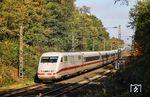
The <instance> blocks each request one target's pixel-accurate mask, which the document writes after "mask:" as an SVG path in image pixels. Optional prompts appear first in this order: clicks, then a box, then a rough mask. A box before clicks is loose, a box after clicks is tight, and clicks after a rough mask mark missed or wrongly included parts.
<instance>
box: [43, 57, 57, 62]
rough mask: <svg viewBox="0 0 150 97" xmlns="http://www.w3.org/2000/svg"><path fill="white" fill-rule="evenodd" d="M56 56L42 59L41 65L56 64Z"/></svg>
mask: <svg viewBox="0 0 150 97" xmlns="http://www.w3.org/2000/svg"><path fill="white" fill-rule="evenodd" d="M57 60H58V56H50V57H42V58H41V63H57Z"/></svg>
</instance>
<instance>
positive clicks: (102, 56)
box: [37, 50, 118, 81]
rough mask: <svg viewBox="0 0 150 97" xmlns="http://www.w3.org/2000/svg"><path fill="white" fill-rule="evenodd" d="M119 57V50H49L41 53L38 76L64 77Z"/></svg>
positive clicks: (47, 77) (42, 78)
mask: <svg viewBox="0 0 150 97" xmlns="http://www.w3.org/2000/svg"><path fill="white" fill-rule="evenodd" d="M117 59H118V50H111V51H94V52H47V53H44V54H42V55H41V57H40V60H39V65H38V71H37V77H38V79H40V80H42V81H49V80H52V79H58V78H62V77H64V76H68V75H72V74H75V73H77V72H82V71H85V70H89V69H93V68H96V67H99V66H102V65H104V64H107V63H110V62H112V61H115V60H117Z"/></svg>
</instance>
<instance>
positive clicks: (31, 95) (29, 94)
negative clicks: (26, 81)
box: [2, 65, 113, 97]
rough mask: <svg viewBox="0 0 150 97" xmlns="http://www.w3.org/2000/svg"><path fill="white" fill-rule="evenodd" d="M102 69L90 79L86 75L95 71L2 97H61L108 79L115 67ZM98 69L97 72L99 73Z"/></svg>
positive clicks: (23, 89)
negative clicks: (95, 81)
mask: <svg viewBox="0 0 150 97" xmlns="http://www.w3.org/2000/svg"><path fill="white" fill-rule="evenodd" d="M102 68H104V70H102V71H101V72H99V73H98V72H97V73H93V74H95V75H91V76H89V75H88V77H86V76H87V75H86V74H88V73H89V74H90V72H94V70H93V71H90V72H87V73H85V74H81V75H79V76H82V77H80V78H79V76H75V77H73V78H69V79H66V80H63V81H58V82H56V83H54V82H53V83H49V84H36V85H33V86H30V87H25V88H22V89H18V90H14V91H13V92H7V93H6V94H2V97H59V96H62V95H64V94H66V93H69V92H70V91H73V90H75V89H78V88H81V87H83V86H86V85H87V84H88V83H90V82H92V81H94V80H97V79H100V78H103V77H106V74H108V73H110V72H112V71H113V67H111V66H108V65H107V66H104V67H102ZM102 68H98V69H102ZM98 69H97V71H99V70H98ZM95 71H96V70H95ZM84 75H85V76H84ZM82 78H83V79H82ZM77 79H80V80H77ZM75 80H76V81H75Z"/></svg>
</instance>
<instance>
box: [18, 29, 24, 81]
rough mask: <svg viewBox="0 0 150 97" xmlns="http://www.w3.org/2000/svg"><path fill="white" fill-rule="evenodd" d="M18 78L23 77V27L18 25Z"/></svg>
mask: <svg viewBox="0 0 150 97" xmlns="http://www.w3.org/2000/svg"><path fill="white" fill-rule="evenodd" d="M18 75H19V79H20V80H22V79H23V27H22V26H20V44H19V74H18Z"/></svg>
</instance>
